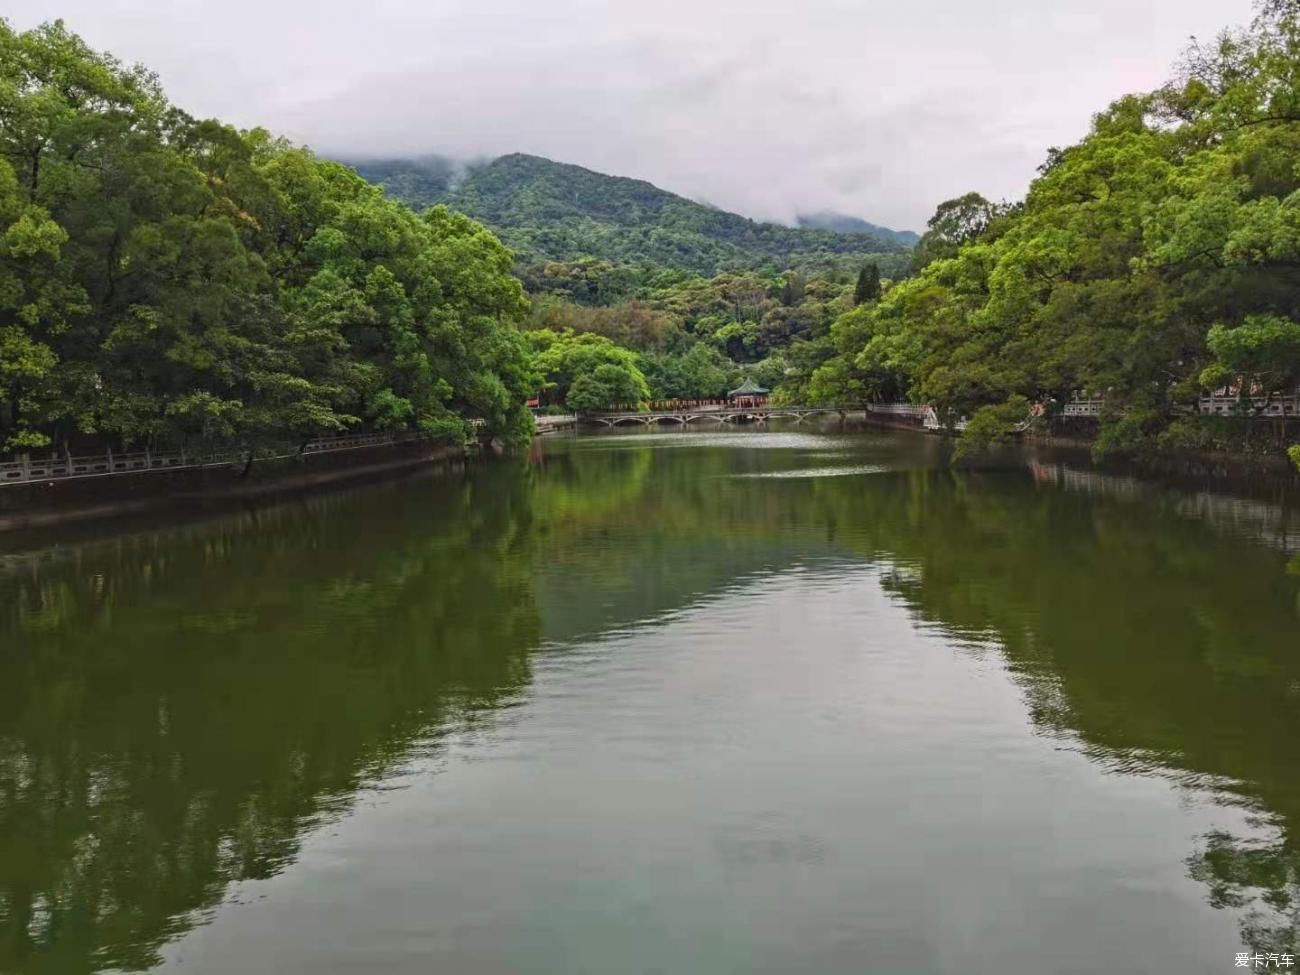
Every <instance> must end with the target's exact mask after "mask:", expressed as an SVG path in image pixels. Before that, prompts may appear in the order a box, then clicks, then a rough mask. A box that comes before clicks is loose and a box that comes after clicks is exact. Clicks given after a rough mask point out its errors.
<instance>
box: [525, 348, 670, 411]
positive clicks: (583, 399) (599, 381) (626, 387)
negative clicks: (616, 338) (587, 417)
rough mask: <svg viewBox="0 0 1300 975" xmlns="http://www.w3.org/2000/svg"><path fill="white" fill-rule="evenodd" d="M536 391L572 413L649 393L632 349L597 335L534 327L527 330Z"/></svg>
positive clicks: (631, 401)
mask: <svg viewBox="0 0 1300 975" xmlns="http://www.w3.org/2000/svg"><path fill="white" fill-rule="evenodd" d="M528 341H529V344H530V345H531V346H532V348H533V351H534V358H533V363H534V367H535V369H536V371H537V372H538V374H540V375H541V376H542V377H543V379H542V382H543V386H542V395H543V398H544V399H545V400H546V401H547V402H549V403H563V404H564V405H565V406H567V407H568V408H569V409H571V410H573V411H574V412H577V413H589V412H591V411H592V410H607V409H613V408H614V407H618V406H625V407H632V408H635V407H636V406H637V405H638V404H640V403H642V402H644V401H645V400H648V399H649V398H650V388H649V386H647V385H646V379H645V375H644V373H642V372H641V367H640V364H639V363H638V361H637V356H636V353H635V352H632V351H630V350H628V349H625V348H623V347H622V346H619V345H616V344H614V343H613V342H611V341H610V340H609V339H607V338H605V337H604V336H603V335H596V334H594V333H587V334H585V335H577V334H575V333H573V332H572V331H565V332H562V333H558V334H557V333H556V332H552V331H551V330H549V329H539V330H538V331H535V332H530V333H529V334H528Z"/></svg>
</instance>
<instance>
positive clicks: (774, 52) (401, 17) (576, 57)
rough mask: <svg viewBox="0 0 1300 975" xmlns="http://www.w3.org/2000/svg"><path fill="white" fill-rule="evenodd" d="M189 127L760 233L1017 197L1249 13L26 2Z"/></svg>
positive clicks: (922, 6) (34, 16)
mask: <svg viewBox="0 0 1300 975" xmlns="http://www.w3.org/2000/svg"><path fill="white" fill-rule="evenodd" d="M10 16H11V18H12V20H13V22H14V24H15V25H16V26H18V27H25V26H31V25H32V24H34V23H36V22H39V21H40V20H44V19H50V18H53V17H56V16H62V17H64V18H65V19H66V20H67V22H68V24H69V26H70V27H71V28H72V29H73V30H76V31H78V32H80V33H82V34H83V36H85V37H86V39H87V40H88V41H89V42H90V43H91V44H93V45H95V46H96V47H100V48H107V49H110V50H112V51H114V52H115V53H117V54H118V55H119V56H120V57H122V58H124V59H126V60H131V61H136V60H139V61H143V62H145V63H147V64H149V65H150V66H152V67H154V68H155V69H157V70H158V71H159V72H160V74H161V75H162V77H163V80H164V83H165V84H166V85H167V87H168V90H169V92H170V93H171V94H172V97H173V99H174V100H175V101H176V102H177V103H178V104H180V105H182V106H183V107H185V108H187V109H189V110H190V111H192V112H195V113H197V114H203V115H215V116H218V117H221V118H224V119H227V120H229V121H232V122H235V123H236V124H240V125H258V124H260V125H265V126H268V127H270V128H272V129H274V130H276V131H278V132H282V133H284V134H287V135H289V136H291V137H293V138H295V139H298V140H300V141H304V142H307V143H309V144H312V145H314V146H315V147H317V148H318V149H320V150H322V151H325V152H342V153H350V154H367V155H394V154H408V153H409V154H415V153H428V152H439V153H444V154H448V155H453V156H460V157H467V158H468V157H479V156H485V155H496V154H500V153H504V152H512V151H524V152H533V153H537V154H539V155H545V156H550V157H552V158H555V159H559V160H562V161H565V162H574V163H578V164H580V165H585V166H589V167H591V168H593V169H598V170H601V171H604V172H610V173H616V174H619V175H628V176H636V177H640V178H643V179H648V180H651V181H652V182H655V183H657V184H659V185H661V186H664V187H665V188H667V189H671V190H673V191H675V192H679V193H683V194H685V195H688V196H692V197H694V198H697V199H702V200H707V201H708V202H710V203H713V204H715V205H718V206H722V207H725V208H727V209H732V210H737V211H739V212H742V213H746V214H749V215H753V216H758V217H766V218H772V219H782V220H788V219H791V218H792V217H793V216H794V215H795V214H796V213H797V212H800V211H802V212H809V211H813V210H822V209H834V210H839V211H842V212H845V213H850V214H854V215H858V216H863V217H866V218H867V219H870V220H874V221H876V222H879V223H885V224H890V225H894V226H900V227H911V228H919V227H920V226H922V225H923V224H924V222H925V219H926V218H927V217H928V216H929V214H930V212H931V211H932V210H933V208H934V205H935V204H936V203H937V202H939V201H940V200H943V199H946V198H949V197H952V196H955V195H958V194H960V193H963V192H965V191H967V190H970V189H978V190H980V191H982V192H984V193H985V194H987V195H989V196H993V197H1015V196H1018V195H1020V194H1021V193H1022V192H1023V191H1024V188H1025V186H1026V185H1027V183H1028V181H1029V179H1030V178H1031V177H1032V175H1033V172H1034V169H1035V167H1036V166H1037V165H1038V163H1039V162H1041V160H1042V158H1043V154H1044V152H1045V150H1046V149H1047V147H1048V146H1050V145H1055V144H1064V143H1068V142H1072V141H1074V140H1076V139H1077V138H1078V137H1080V136H1081V135H1082V134H1083V133H1084V132H1085V131H1086V129H1087V125H1088V121H1089V118H1090V116H1091V114H1092V113H1093V112H1095V111H1097V110H1099V109H1101V108H1104V107H1105V105H1106V104H1107V103H1109V102H1110V101H1111V100H1112V99H1114V98H1115V97H1117V96H1119V95H1121V94H1124V93H1126V92H1129V91H1135V90H1144V89H1148V88H1151V87H1154V86H1155V85H1157V84H1159V83H1160V82H1161V81H1162V80H1163V79H1164V78H1165V77H1166V75H1167V74H1168V70H1169V65H1170V63H1171V62H1172V60H1173V59H1174V58H1175V57H1176V55H1177V53H1178V51H1179V49H1180V48H1181V47H1182V45H1183V43H1184V41H1185V38H1186V37H1187V36H1188V35H1190V34H1193V33H1196V34H1200V35H1203V36H1204V35H1211V34H1213V33H1214V32H1215V31H1216V30H1218V29H1220V28H1221V27H1224V26H1228V25H1230V24H1233V23H1240V22H1243V21H1244V20H1246V19H1247V18H1248V16H1249V2H1248V0H1053V2H1052V3H1050V4H1045V3H1043V2H1041V0H987V2H985V3H980V4H973V3H969V2H964V0H914V2H912V3H910V4H900V3H897V2H896V0H894V2H891V3H888V4H886V3H880V2H875V0H805V2H804V3H803V4H801V5H791V4H788V3H786V2H779V3H778V2H776V0H749V2H746V3H739V2H732V0H713V2H710V0H652V2H649V3H646V2H644V0H637V2H629V0H567V2H563V3H551V4H546V3H537V2H534V0H480V2H478V3H476V4H473V5H470V4H464V3H458V2H451V0H437V2H428V0H372V2H371V3H369V4H365V5H357V4H355V3H352V2H350V0H349V2H343V0H317V2H313V3H307V2H297V0H281V2H279V3H274V4H270V3H266V2H264V0H260V2H256V3H254V2H253V0H227V2H226V3H225V4H223V5H222V7H221V9H220V11H219V13H217V12H214V8H212V7H211V5H210V4H207V3H199V2H197V0H170V2H165V0H112V2H109V0H18V9H17V10H16V11H12V12H11V15H10Z"/></svg>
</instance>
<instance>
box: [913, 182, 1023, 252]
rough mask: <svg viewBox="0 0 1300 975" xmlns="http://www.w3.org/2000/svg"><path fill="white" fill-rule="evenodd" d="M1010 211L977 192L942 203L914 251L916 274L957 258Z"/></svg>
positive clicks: (927, 224) (1004, 205) (928, 222)
mask: <svg viewBox="0 0 1300 975" xmlns="http://www.w3.org/2000/svg"><path fill="white" fill-rule="evenodd" d="M1008 209H1009V208H1008V207H1007V206H1006V204H999V203H992V202H990V201H989V200H986V199H985V198H984V197H982V196H981V195H980V194H978V193H974V192H971V193H967V194H966V195H965V196H959V197H957V198H956V199H952V200H945V201H944V202H943V203H940V204H939V206H938V207H937V208H936V209H935V211H934V216H932V217H931V218H930V219H929V221H927V223H926V232H925V233H924V234H922V235H921V239H920V241H918V242H917V245H916V249H915V250H914V251H913V252H912V270H913V272H917V271H921V270H924V269H925V268H926V267H928V266H929V265H930V264H933V263H934V262H935V261H938V260H943V259H946V258H950V257H954V256H956V254H957V252H958V251H959V250H960V249H961V248H962V247H963V246H964V245H966V244H969V243H972V242H974V241H976V240H978V239H979V238H980V237H981V236H982V235H983V234H984V233H985V232H986V231H988V229H989V228H990V227H991V226H992V225H993V222H994V221H995V220H996V219H997V218H998V217H1001V216H1005V215H1006V214H1007V212H1008Z"/></svg>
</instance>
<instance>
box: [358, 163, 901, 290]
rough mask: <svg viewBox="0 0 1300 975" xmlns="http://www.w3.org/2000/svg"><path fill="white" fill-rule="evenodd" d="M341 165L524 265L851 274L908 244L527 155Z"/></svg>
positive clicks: (896, 262) (891, 258)
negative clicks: (461, 223) (598, 263)
mask: <svg viewBox="0 0 1300 975" xmlns="http://www.w3.org/2000/svg"><path fill="white" fill-rule="evenodd" d="M345 162H347V164H348V165H350V166H352V167H353V168H354V169H356V171H357V172H358V173H359V174H360V175H361V176H363V177H365V178H366V179H367V180H370V181H371V182H374V183H377V184H379V185H381V186H382V187H383V188H384V190H385V192H386V193H388V194H389V195H391V196H393V197H395V198H397V199H401V200H403V201H404V202H406V203H408V204H409V205H411V206H413V207H416V208H417V209H423V208H424V207H427V206H430V205H433V204H436V203H444V204H446V205H447V206H449V207H451V208H452V209H455V210H460V211H461V212H463V213H466V214H467V215H469V216H471V217H473V218H474V219H476V220H480V221H482V222H483V223H485V224H486V225H487V226H489V227H491V228H492V229H493V230H494V231H495V232H496V233H497V234H498V235H499V236H500V237H501V238H502V239H503V240H504V241H505V242H506V244H508V245H509V246H510V247H511V248H512V249H513V250H514V251H515V252H516V253H517V254H518V255H519V257H520V259H521V260H522V261H524V262H526V263H544V262H548V261H561V262H565V261H577V260H584V259H597V260H605V261H609V262H611V263H615V264H644V263H652V264H658V265H662V266H664V267H668V268H674V269H678V270H683V271H691V272H695V273H700V274H705V275H712V274H717V273H720V272H722V271H733V270H734V271H740V270H762V269H775V270H790V269H794V270H809V271H821V270H828V269H833V268H855V267H858V266H861V265H862V264H864V263H866V262H867V261H870V260H875V261H876V262H877V263H879V264H880V265H881V267H882V270H885V271H891V270H895V269H897V268H901V267H902V266H903V265H904V264H905V263H906V261H907V257H908V255H907V246H908V245H906V244H904V243H901V242H900V241H898V240H896V239H892V238H890V237H888V236H886V234H885V232H884V231H885V230H886V228H877V230H876V231H875V232H865V231H858V230H850V231H847V232H846V231H844V230H838V229H828V228H825V227H789V226H785V225H783V224H778V223H771V222H765V221H756V220H752V219H750V218H748V217H744V216H741V215H740V214H736V213H731V212H729V211H726V210H721V209H718V208H716V207H713V206H711V205H709V204H704V203H699V202H697V201H695V200H691V199H688V198H687V197H684V196H680V195H678V194H676V193H672V192H670V191H668V190H665V189H662V188H661V187H658V186H656V185H654V184H653V183H650V182H649V181H647V180H643V179H636V178H633V177H628V176H613V175H609V174H606V173H600V172H598V171H596V170H592V169H588V168H586V167H583V166H578V165H575V164H572V163H560V162H556V161H554V160H551V159H546V158H545V157H542V156H535V155H531V154H528V153H509V154H507V155H504V156H498V157H497V158H495V159H492V160H489V161H486V162H481V163H473V164H469V165H468V166H465V167H464V168H463V171H461V170H458V169H457V168H456V165H455V164H454V163H452V162H451V161H450V160H447V159H445V158H444V157H437V156H427V157H420V158H417V159H406V160H402V159H387V160H382V159H381V160H352V161H348V160H345ZM847 219H851V218H847ZM862 223H863V224H864V225H866V222H865V221H863V222H862ZM870 226H873V227H874V225H870ZM889 233H895V232H892V231H891V232H889Z"/></svg>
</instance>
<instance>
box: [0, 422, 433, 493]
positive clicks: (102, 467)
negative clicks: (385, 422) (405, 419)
mask: <svg viewBox="0 0 1300 975" xmlns="http://www.w3.org/2000/svg"><path fill="white" fill-rule="evenodd" d="M413 439H417V437H416V435H414V434H391V433H358V434H352V435H349V436H342V437H318V438H316V439H314V440H309V441H307V443H306V444H305V445H304V446H303V447H302V448H301V450H290V451H282V452H280V453H274V454H265V455H264V454H259V455H258V456H259V458H264V459H268V460H274V459H276V458H282V457H293V456H298V455H301V454H323V453H329V452H330V451H335V450H356V449H357V448H359V447H378V446H384V445H387V444H392V443H400V442H404V441H407V440H413ZM247 460H248V453H247V452H246V451H227V452H216V453H214V452H202V451H200V452H187V451H185V450H184V449H181V450H174V451H151V450H148V449H145V450H139V451H132V452H130V453H114V452H113V451H111V450H108V451H105V452H104V453H102V454H92V455H89V456H80V457H75V456H73V455H71V454H67V453H65V454H50V455H49V456H46V457H33V456H32V455H30V454H21V455H19V456H18V457H16V458H14V459H12V460H7V461H0V486H3V485H5V484H26V483H28V482H30V481H56V480H67V479H68V478H74V477H104V476H106V475H111V474H135V473H139V472H141V471H158V470H180V469H184V468H198V467H229V466H232V465H236V464H243V463H245V462H246V461H247Z"/></svg>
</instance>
